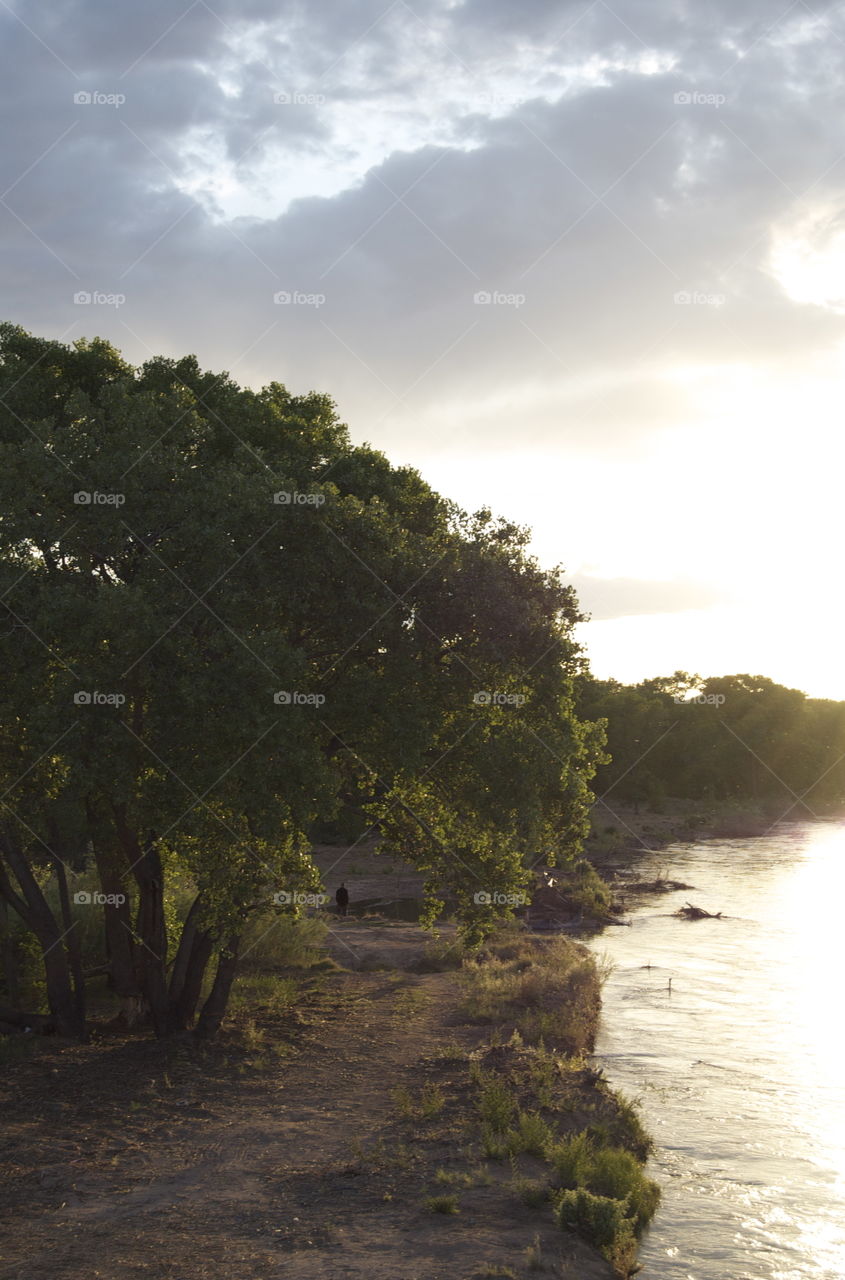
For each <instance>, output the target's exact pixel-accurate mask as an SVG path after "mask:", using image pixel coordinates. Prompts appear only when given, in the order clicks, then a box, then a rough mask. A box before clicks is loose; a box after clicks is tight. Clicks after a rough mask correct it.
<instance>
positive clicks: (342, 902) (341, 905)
mask: <svg viewBox="0 0 845 1280" xmlns="http://www.w3.org/2000/svg"><path fill="white" fill-rule="evenodd" d="M334 900H335V902H336V903H337V914H338V915H339V916H345V915H346V909H347V907H348V906H349V890H348V889H347V887H346V885H345V884H342V885H341V886H340V888H339V889H338V890H337V892H336V893H335V895H334Z"/></svg>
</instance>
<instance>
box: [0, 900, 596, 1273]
mask: <svg viewBox="0 0 845 1280" xmlns="http://www.w3.org/2000/svg"><path fill="white" fill-rule="evenodd" d="M341 878H342V877H341ZM373 896H375V895H373ZM428 944H429V939H428V936H427V935H424V934H422V933H421V931H420V930H418V929H417V928H415V927H414V926H405V925H398V924H388V923H381V924H379V923H367V922H359V921H356V920H354V919H348V920H342V921H335V922H334V923H333V925H332V939H331V948H332V951H333V954H334V955H335V957H336V958H337V960H338V961H340V962H341V963H342V964H343V965H344V966H345V969H344V970H343V971H340V970H337V971H334V972H327V973H323V974H320V975H318V976H317V977H313V978H310V979H308V980H307V982H306V987H307V989H306V990H305V991H304V994H303V998H302V1000H301V1001H300V1002H299V1003H298V1005H297V1006H296V1008H295V1010H294V1011H293V1012H290V1011H288V1012H286V1013H280V1014H277V1013H274V1012H273V1011H272V1009H267V1010H266V1011H265V1012H264V1013H261V1012H260V1011H259V1013H258V1014H257V1016H256V1020H255V1023H254V1024H253V1026H252V1027H251V1028H246V1029H244V1028H237V1027H235V1028H230V1029H229V1030H228V1031H226V1032H225V1034H223V1035H222V1036H221V1038H220V1040H219V1041H218V1042H215V1043H214V1044H213V1045H211V1046H207V1047H204V1048H203V1047H200V1046H197V1045H196V1044H195V1043H194V1042H193V1041H191V1040H190V1039H185V1040H182V1041H178V1042H172V1043H156V1042H154V1041H152V1040H150V1039H146V1038H141V1037H130V1036H127V1035H124V1034H116V1033H113V1032H112V1033H108V1034H107V1033H106V1032H105V1031H102V1032H101V1033H100V1035H99V1038H98V1039H97V1040H96V1041H95V1042H93V1043H91V1044H89V1045H68V1044H61V1043H59V1042H57V1041H50V1040H49V1039H45V1040H44V1041H43V1042H41V1043H39V1044H38V1045H34V1046H33V1049H34V1050H35V1051H34V1052H33V1054H32V1055H31V1056H29V1057H28V1058H27V1059H26V1060H25V1061H24V1060H22V1061H20V1062H17V1063H14V1064H12V1065H11V1066H9V1067H7V1068H6V1070H5V1071H4V1073H3V1077H2V1081H0V1106H2V1114H3V1117H4V1122H3V1130H2V1138H0V1185H2V1190H3V1194H2V1204H3V1208H2V1211H0V1277H2V1280H48V1277H49V1278H50V1280H53V1278H55V1280H83V1278H84V1280H96V1278H98V1277H103V1278H104V1280H141V1278H143V1280H151V1278H153V1277H155V1278H156V1280H211V1277H214V1280H271V1278H275V1277H296V1278H297V1280H341V1278H343V1280H357V1278H359V1277H360V1278H361V1280H364V1278H366V1280H476V1278H477V1280H481V1277H485V1276H493V1275H502V1276H507V1275H513V1276H516V1277H519V1278H520V1280H521V1278H522V1277H527V1276H528V1275H534V1274H538V1273H537V1272H535V1271H529V1266H528V1261H527V1253H526V1250H527V1249H528V1247H529V1246H531V1245H532V1244H533V1243H534V1242H535V1239H536V1238H539V1244H540V1248H541V1250H542V1257H543V1262H544V1267H545V1270H544V1271H543V1272H542V1273H540V1274H545V1275H548V1276H559V1277H567V1278H568V1280H609V1278H610V1277H611V1276H612V1275H613V1272H612V1270H611V1268H610V1267H609V1265H608V1264H607V1263H606V1262H604V1261H603V1260H602V1259H601V1258H599V1257H598V1255H597V1254H596V1253H595V1252H594V1251H592V1250H591V1249H590V1248H589V1247H587V1246H586V1245H584V1244H582V1243H581V1242H580V1241H578V1240H577V1239H575V1238H574V1237H572V1236H568V1235H566V1234H565V1233H563V1232H561V1231H560V1230H559V1229H558V1228H557V1227H556V1226H555V1225H554V1224H553V1222H552V1221H551V1214H550V1210H549V1208H548V1206H541V1207H539V1208H529V1207H527V1206H525V1205H523V1204H521V1203H520V1201H519V1200H518V1198H516V1197H515V1196H514V1194H513V1190H512V1189H511V1188H510V1187H509V1186H508V1181H509V1177H510V1173H509V1170H507V1169H504V1170H503V1169H501V1168H498V1169H494V1171H493V1174H492V1176H491V1177H490V1180H489V1182H488V1184H487V1185H485V1184H484V1183H483V1182H479V1183H478V1185H473V1186H471V1187H469V1188H468V1189H464V1190H461V1191H460V1192H459V1193H458V1194H459V1204H460V1211H459V1212H458V1213H456V1214H454V1215H449V1216H447V1215H444V1214H440V1213H435V1212H433V1211H432V1209H431V1208H430V1207H427V1205H426V1203H425V1201H426V1198H427V1197H429V1196H432V1195H437V1194H439V1193H442V1192H443V1191H444V1190H448V1188H444V1187H443V1186H442V1185H439V1184H438V1183H437V1182H436V1180H435V1177H434V1175H435V1172H436V1170H437V1169H438V1168H441V1169H446V1170H447V1171H448V1170H450V1169H466V1168H468V1167H469V1162H470V1157H469V1156H468V1154H467V1151H466V1149H465V1144H466V1142H467V1135H466V1134H465V1133H464V1132H462V1131H461V1130H460V1128H457V1129H456V1125H455V1122H454V1120H453V1119H450V1116H449V1114H448V1112H447V1113H444V1114H443V1115H441V1116H439V1117H438V1116H433V1117H431V1118H429V1119H422V1118H420V1119H418V1120H412V1119H409V1118H408V1116H407V1115H404V1116H403V1114H402V1112H401V1108H400V1107H398V1106H397V1101H396V1098H395V1097H394V1096H393V1091H394V1090H396V1089H397V1088H399V1089H400V1091H401V1090H407V1091H408V1094H409V1095H413V1096H417V1095H419V1090H420V1085H421V1083H422V1082H426V1081H427V1082H431V1081H439V1082H441V1083H442V1084H443V1085H444V1086H445V1087H446V1090H447V1092H448V1089H449V1087H450V1081H451V1082H453V1083H454V1080H455V1079H456V1078H457V1076H458V1074H459V1073H462V1074H463V1075H464V1076H465V1074H466V1062H465V1060H464V1059H462V1058H459V1057H457V1056H456V1055H453V1057H452V1058H451V1059H450V1057H449V1054H448V1051H446V1046H448V1045H452V1044H453V1045H455V1046H460V1047H462V1048H463V1049H468V1048H472V1047H473V1046H474V1045H475V1044H477V1043H478V1042H479V1040H480V1039H481V1038H482V1037H483V1036H484V1035H485V1034H486V1033H484V1032H482V1031H480V1030H479V1029H478V1028H473V1027H468V1026H466V1025H463V1024H462V1023H461V1022H460V1020H459V1018H458V1017H457V1015H456V1008H457V1003H458V999H459V988H458V984H457V978H456V975H455V974H454V973H451V972H443V973H439V972H431V973H425V972H422V973H420V972H411V971H410V970H411V969H413V968H414V967H417V966H418V965H419V963H420V959H421V957H422V956H423V953H424V952H425V950H426V948H427V946H428ZM378 966H385V967H384V968H379V967H378ZM386 966H392V967H386ZM471 1162H472V1163H473V1164H475V1166H478V1156H477V1154H476V1155H474V1156H472V1158H471ZM507 1268H510V1269H511V1270H507Z"/></svg>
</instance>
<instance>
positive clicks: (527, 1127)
mask: <svg viewBox="0 0 845 1280" xmlns="http://www.w3.org/2000/svg"><path fill="white" fill-rule="evenodd" d="M517 1132H518V1135H519V1144H520V1149H521V1150H522V1151H527V1152H528V1154H529V1155H531V1156H536V1157H537V1159H538V1160H543V1159H544V1158H545V1156H546V1154H547V1153H548V1151H549V1150H550V1148H551V1147H552V1144H553V1141H554V1139H553V1137H552V1131H551V1129H550V1128H549V1126H548V1125H547V1124H546V1122H545V1120H544V1119H543V1117H542V1116H541V1115H538V1114H537V1112H535V1111H530V1112H529V1111H520V1113H519V1116H518V1118H517Z"/></svg>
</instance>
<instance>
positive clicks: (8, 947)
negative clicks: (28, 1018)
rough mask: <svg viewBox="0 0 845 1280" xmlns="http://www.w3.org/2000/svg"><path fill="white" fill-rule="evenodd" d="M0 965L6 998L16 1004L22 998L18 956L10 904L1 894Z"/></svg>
mask: <svg viewBox="0 0 845 1280" xmlns="http://www.w3.org/2000/svg"><path fill="white" fill-rule="evenodd" d="M0 966H2V970H3V983H4V988H5V993H6V999H7V1000H8V1001H9V1003H10V1004H11V1005H16V1004H17V1003H18V1001H19V999H20V990H21V984H20V979H19V977H18V957H17V953H16V951H15V940H14V938H13V937H12V929H11V926H10V924H9V904H8V902H7V901H6V899H5V898H4V897H2V895H0Z"/></svg>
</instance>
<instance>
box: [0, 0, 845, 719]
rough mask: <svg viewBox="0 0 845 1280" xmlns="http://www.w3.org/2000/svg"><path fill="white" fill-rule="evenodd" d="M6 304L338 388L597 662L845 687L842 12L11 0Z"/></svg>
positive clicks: (6, 18) (258, 0)
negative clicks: (546, 598)
mask: <svg viewBox="0 0 845 1280" xmlns="http://www.w3.org/2000/svg"><path fill="white" fill-rule="evenodd" d="M0 49H2V51H3V52H2V58H3V63H4V66H3V74H2V77H0V95H2V97H3V99H4V114H5V116H6V130H5V139H4V146H3V150H2V157H0V192H2V195H0V253H2V279H3V300H2V307H0V316H2V318H4V319H8V320H11V321H13V322H15V323H18V324H22V325H23V326H24V327H25V328H27V329H30V330H32V331H33V332H35V333H37V334H39V335H43V336H46V337H51V338H56V339H60V340H62V341H65V342H70V341H72V340H74V339H76V338H79V337H83V336H85V337H91V336H94V335H95V334H97V335H100V336H103V337H105V338H108V339H109V340H111V341H112V342H113V343H114V344H115V345H116V346H118V347H119V348H120V349H121V350H122V351H123V352H124V354H125V356H126V357H127V359H129V360H131V361H133V362H135V363H140V362H142V361H143V360H145V359H147V358H149V357H150V356H151V355H154V354H164V355H169V356H180V355H183V354H185V353H186V352H194V353H196V355H197V357H198V358H199V360H200V363H201V364H202V365H203V366H204V367H206V368H211V369H213V370H216V371H222V370H224V369H225V370H228V371H229V373H230V374H231V376H232V377H233V378H235V379H236V380H237V381H239V382H240V383H242V384H244V385H250V386H255V387H259V386H261V385H263V384H265V383H267V382H270V381H274V380H275V381H280V382H283V383H285V384H286V385H287V386H288V387H289V388H290V389H291V391H293V392H295V393H301V392H306V391H308V390H311V389H315V390H319V391H322V392H327V393H329V394H330V395H331V396H332V397H334V399H335V401H336V402H337V406H338V410H339V413H340V416H341V418H342V419H343V420H344V421H345V422H347V423H348V425H349V428H350V431H351V434H352V437H353V439H354V440H355V441H357V442H364V441H367V442H369V443H370V444H372V445H374V446H375V447H377V448H379V449H382V450H383V451H384V452H385V453H386V454H387V455H388V456H389V457H390V459H391V460H392V461H393V462H394V463H396V464H408V465H412V466H414V467H417V468H418V469H419V470H420V471H421V473H422V474H423V475H424V476H425V478H426V479H427V480H428V481H429V482H430V483H432V484H433V485H434V487H435V488H437V489H438V490H439V491H440V492H442V493H444V494H446V495H447V496H449V497H451V498H454V499H455V500H456V501H458V502H459V503H460V504H461V505H462V506H463V507H465V508H467V509H470V510H475V509H477V508H479V507H482V506H490V507H492V508H493V509H494V511H496V512H497V513H499V514H502V515H504V516H507V517H508V518H510V519H512V520H516V521H517V522H518V523H521V524H526V525H529V526H531V528H532V529H533V530H534V538H533V543H532V547H533V550H534V552H535V554H536V555H537V556H538V558H539V559H540V561H541V562H542V563H543V564H544V565H547V566H552V565H556V564H557V565H562V566H563V567H564V569H565V573H566V579H567V581H570V582H572V584H573V585H574V586H575V588H576V590H577V592H578V596H579V599H580V601H581V604H582V607H583V609H584V610H585V611H586V612H587V613H589V614H590V618H591V620H590V621H589V622H586V623H584V624H582V625H581V627H580V628H579V638H580V639H581V641H582V643H583V644H584V645H585V646H586V650H587V652H588V654H589V657H590V660H591V665H592V668H593V670H594V672H595V673H596V674H597V675H599V676H601V677H603V678H604V677H610V676H613V677H615V678H616V679H619V680H623V681H626V682H629V681H636V680H640V679H643V678H647V677H650V676H654V675H659V674H671V673H672V672H673V671H675V670H678V669H683V670H686V671H690V672H697V673H699V674H701V675H703V676H707V675H720V674H730V673H737V672H748V673H751V674H762V675H766V676H769V677H771V678H772V679H774V680H777V681H779V682H781V683H784V684H787V685H790V686H792V687H796V688H801V689H804V690H806V691H807V692H808V693H810V694H812V695H813V696H820V697H832V698H840V699H845V665H843V660H842V653H843V650H845V645H843V641H842V636H843V622H845V616H844V614H845V611H843V604H842V586H841V583H842V577H843V575H842V545H843V537H842V530H843V514H842V510H843V492H842V491H843V475H845V467H843V461H845V445H843V433H842V427H841V418H842V404H843V390H845V386H844V385H843V384H844V383H845V330H843V318H845V129H843V121H845V110H844V108H845V92H843V86H845V12H843V6H842V5H841V4H833V3H814V4H813V5H812V6H810V5H808V4H805V3H803V0H797V3H791V4H790V3H789V2H788V0H785V2H784V3H783V4H782V5H781V4H780V3H776V4H772V3H762V0H669V2H667V3H661V4H656V3H654V0H628V2H627V3H614V4H612V5H611V4H608V3H605V0H592V2H582V0H579V2H577V3H569V2H568V0H414V3H406V0H393V3H388V2H387V0H308V3H305V2H302V0H272V3H271V2H270V0H237V3H235V2H234V0H216V2H215V3H214V4H213V5H212V4H206V3H205V2H204V0H193V3H190V4H187V5H184V6H183V5H182V4H181V3H172V0H171V2H170V3H163V0H149V3H145V4H144V5H138V4H137V3H136V0H132V3H129V2H128V0H88V2H87V3H83V2H80V0H51V4H50V5H49V6H46V5H43V6H35V5H27V4H24V3H22V0H0Z"/></svg>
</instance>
